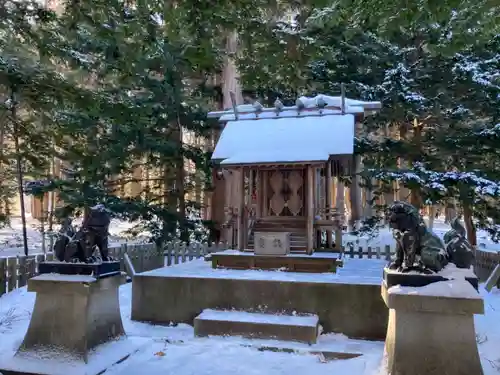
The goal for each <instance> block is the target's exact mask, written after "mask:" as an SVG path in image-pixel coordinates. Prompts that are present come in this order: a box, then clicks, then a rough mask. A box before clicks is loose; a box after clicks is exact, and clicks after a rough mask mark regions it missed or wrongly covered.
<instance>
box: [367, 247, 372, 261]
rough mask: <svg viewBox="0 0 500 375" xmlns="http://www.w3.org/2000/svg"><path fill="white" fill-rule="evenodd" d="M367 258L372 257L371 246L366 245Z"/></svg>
mask: <svg viewBox="0 0 500 375" xmlns="http://www.w3.org/2000/svg"><path fill="white" fill-rule="evenodd" d="M368 259H372V247H371V246H368Z"/></svg>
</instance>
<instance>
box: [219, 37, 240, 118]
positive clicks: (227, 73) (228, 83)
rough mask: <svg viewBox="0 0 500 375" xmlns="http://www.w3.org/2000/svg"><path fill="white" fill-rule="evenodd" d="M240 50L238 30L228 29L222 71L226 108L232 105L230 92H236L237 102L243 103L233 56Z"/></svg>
mask: <svg viewBox="0 0 500 375" xmlns="http://www.w3.org/2000/svg"><path fill="white" fill-rule="evenodd" d="M237 52H238V33H237V32H236V31H228V35H227V39H226V57H225V61H224V67H223V71H222V80H223V81H222V95H223V100H224V103H223V105H224V109H228V108H231V107H232V102H231V96H230V95H229V93H230V92H234V94H235V96H236V104H243V94H242V91H241V85H240V82H239V75H238V68H237V67H236V62H235V61H234V58H233V57H232V55H233V54H235V53H237Z"/></svg>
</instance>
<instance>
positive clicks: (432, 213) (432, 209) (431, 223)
mask: <svg viewBox="0 0 500 375" xmlns="http://www.w3.org/2000/svg"><path fill="white" fill-rule="evenodd" d="M435 218H436V206H430V207H429V224H428V225H427V226H428V227H429V229H430V230H432V228H433V227H434V219H435Z"/></svg>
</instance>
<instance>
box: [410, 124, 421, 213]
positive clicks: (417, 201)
mask: <svg viewBox="0 0 500 375" xmlns="http://www.w3.org/2000/svg"><path fill="white" fill-rule="evenodd" d="M422 131H423V126H422V124H419V123H417V120H415V125H414V126H413V139H414V141H415V144H416V145H417V150H421V149H422ZM419 155H420V153H419ZM418 161H420V156H414V157H413V158H412V163H415V162H418ZM410 203H411V204H412V205H413V206H415V207H416V208H417V209H420V208H422V205H423V202H422V192H421V188H420V187H416V188H413V189H412V190H411V194H410Z"/></svg>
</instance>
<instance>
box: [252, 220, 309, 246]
mask: <svg viewBox="0 0 500 375" xmlns="http://www.w3.org/2000/svg"><path fill="white" fill-rule="evenodd" d="M256 232H287V233H290V252H291V253H305V252H306V250H307V232H306V222H305V220H303V219H298V218H285V217H277V218H271V219H262V220H258V221H257V222H256V223H255V224H254V227H253V230H252V232H251V234H250V237H249V238H248V244H247V249H249V250H253V249H254V234H255V233H256Z"/></svg>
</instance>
